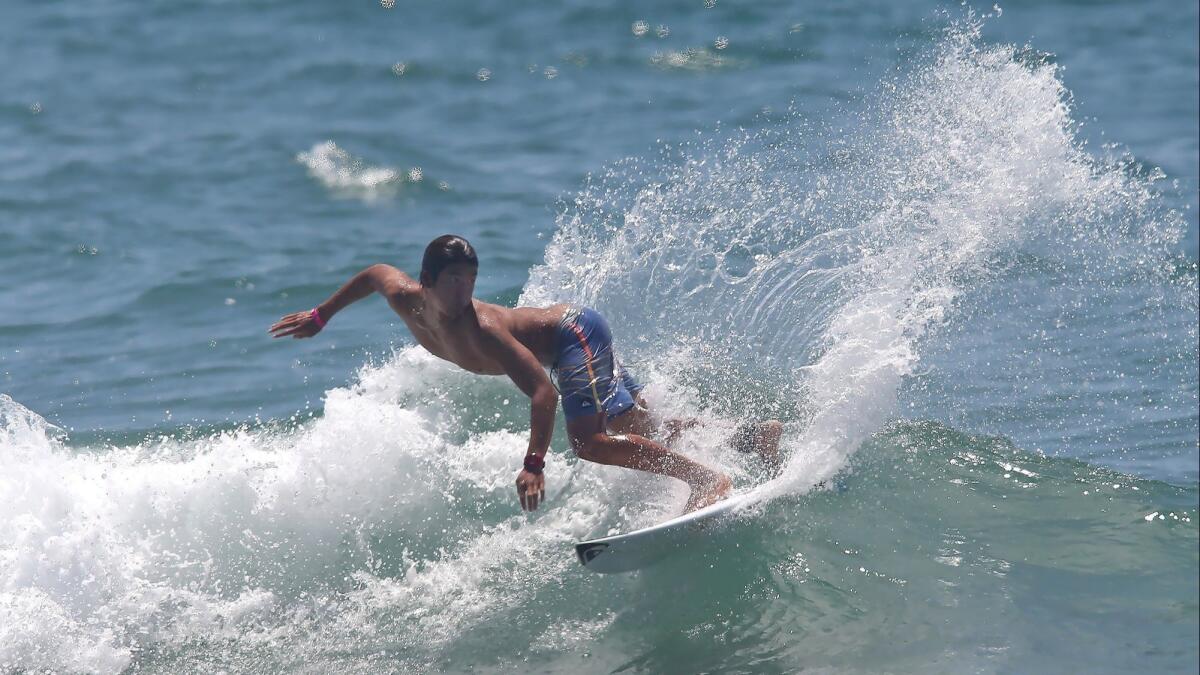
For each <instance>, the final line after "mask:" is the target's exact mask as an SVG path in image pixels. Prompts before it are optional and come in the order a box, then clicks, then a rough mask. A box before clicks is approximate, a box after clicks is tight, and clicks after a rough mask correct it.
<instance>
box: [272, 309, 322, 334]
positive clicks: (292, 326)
mask: <svg viewBox="0 0 1200 675" xmlns="http://www.w3.org/2000/svg"><path fill="white" fill-rule="evenodd" d="M311 320H312V314H311V312H294V313H292V314H288V315H287V316H285V317H283V318H282V319H280V320H279V321H276V322H275V323H274V324H272V326H271V327H270V328H268V329H267V332H268V333H271V337H275V338H281V337H288V336H289V335H290V336H292V337H297V338H301V337H308V336H307V335H300V334H298V333H300V331H302V330H304V328H305V327H306V326H308V322H309V321H311Z"/></svg>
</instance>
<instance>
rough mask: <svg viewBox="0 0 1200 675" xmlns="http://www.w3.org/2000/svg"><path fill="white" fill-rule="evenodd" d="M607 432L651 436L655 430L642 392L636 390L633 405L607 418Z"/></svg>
mask: <svg viewBox="0 0 1200 675" xmlns="http://www.w3.org/2000/svg"><path fill="white" fill-rule="evenodd" d="M607 428H608V432H609V433H612V434H637V435H638V436H647V437H648V436H652V435H653V434H654V432H655V426H654V421H653V420H652V419H651V418H650V406H649V404H647V403H646V399H644V398H642V393H641V392H638V393H637V394H636V395H635V396H634V398H633V407H632V408H629V409H628V410H626V411H625V412H623V413H621V414H620V415H617V416H616V417H609V418H608V420H607Z"/></svg>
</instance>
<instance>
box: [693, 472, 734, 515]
mask: <svg viewBox="0 0 1200 675" xmlns="http://www.w3.org/2000/svg"><path fill="white" fill-rule="evenodd" d="M691 487H692V494H691V496H690V497H688V502H687V506H685V507H683V512H684V513H691V512H692V511H695V510H696V509H702V508H704V507H706V506H708V505H710V504H715V503H717V502H719V501H721V500H722V499H724V498H726V497H728V496H729V493H730V492H732V491H733V481H731V480H729V476H726V475H725V474H723V473H718V474H714V476H713V480H711V481H709V482H705V483H695V484H693V485H692V486H691Z"/></svg>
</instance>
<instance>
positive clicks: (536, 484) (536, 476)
mask: <svg viewBox="0 0 1200 675" xmlns="http://www.w3.org/2000/svg"><path fill="white" fill-rule="evenodd" d="M517 496H518V497H520V498H521V508H522V509H523V510H525V511H536V510H537V507H538V504H539V503H540V502H543V501H545V499H546V477H545V476H543V475H542V474H540V473H530V472H528V471H526V470H525V469H521V473H518V474H517Z"/></svg>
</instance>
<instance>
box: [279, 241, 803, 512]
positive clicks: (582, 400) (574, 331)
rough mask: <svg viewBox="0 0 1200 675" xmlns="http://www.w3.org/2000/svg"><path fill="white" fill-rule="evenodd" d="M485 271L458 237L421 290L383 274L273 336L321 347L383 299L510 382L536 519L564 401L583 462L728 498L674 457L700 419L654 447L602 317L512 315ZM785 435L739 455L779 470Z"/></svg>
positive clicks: (699, 503)
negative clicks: (526, 408)
mask: <svg viewBox="0 0 1200 675" xmlns="http://www.w3.org/2000/svg"><path fill="white" fill-rule="evenodd" d="M478 270H479V259H478V257H477V256H476V254H475V249H474V248H473V247H472V246H471V244H470V243H468V242H467V240H466V239H463V238H462V237H458V236H455V235H450V234H447V235H444V236H441V237H438V238H437V239H434V240H433V241H432V242H430V243H429V245H428V246H427V247H426V248H425V255H424V257H423V259H422V261H421V273H420V278H419V279H418V280H414V279H412V278H411V277H409V276H408V275H406V274H405V273H404V272H401V271H400V270H398V269H396V268H395V267H392V266H390V265H382V264H381V265H372V266H370V267H368V268H366V269H364V270H363V271H361V272H359V273H358V274H356V275H354V277H353V278H352V279H350V281H348V282H347V283H346V284H345V285H344V286H342V287H341V288H340V289H338V291H337V292H336V293H334V294H333V295H332V296H330V297H329V299H328V300H326V301H325V302H323V303H321V304H320V305H317V306H316V307H314V308H313V309H311V310H307V311H303V312H296V313H294V314H289V315H287V316H285V317H283V318H281V319H280V320H279V321H278V322H276V323H275V324H274V325H273V326H271V328H270V333H271V334H272V335H273V336H274V337H277V338H280V337H287V336H291V337H293V338H308V337H312V336H314V335H316V334H317V333H319V332H320V331H321V329H322V328H324V327H325V325H326V323H328V322H329V321H330V320H331V319H332V318H333V317H334V315H335V314H337V313H338V312H340V311H342V310H343V309H345V308H346V307H347V306H348V305H350V304H351V303H353V302H356V301H358V300H361V299H363V298H365V297H367V296H369V295H371V294H372V293H379V294H380V295H382V296H383V297H384V298H385V299H386V300H387V302H388V304H389V305H390V306H391V308H392V309H393V310H395V312H396V313H397V314H399V315H400V318H401V319H403V320H404V323H405V324H406V325H407V326H408V328H409V330H410V331H412V334H413V336H414V337H415V338H416V339H417V342H419V343H420V344H421V346H422V347H424V348H425V349H427V350H428V351H429V352H430V353H431V354H433V355H434V356H437V357H439V358H442V359H445V360H447V361H450V362H451V363H453V364H455V365H457V366H459V367H461V368H464V369H466V370H469V371H471V372H473V373H479V374H483V375H507V376H508V377H509V378H511V379H512V381H513V382H514V383H515V384H516V385H517V387H518V388H520V389H521V391H522V392H524V393H525V395H526V396H528V397H529V398H530V400H531V402H532V409H531V412H530V423H529V426H530V434H529V448H528V451H527V452H526V455H525V461H524V468H523V469H521V471H520V473H519V474H518V475H517V495H518V497H519V499H520V502H521V508H522V509H525V510H527V511H533V510H535V509H537V507H538V504H539V503H540V502H542V501H543V499H544V498H545V479H544V477H543V475H542V469H543V467H544V466H545V455H546V451H547V450H548V449H549V447H550V437H551V434H552V433H553V430H554V415H555V410H556V408H557V407H558V401H559V399H560V398H561V400H562V407H563V412H564V413H565V414H566V418H567V435H568V438H569V439H570V443H571V447H572V449H574V451H575V454H577V455H578V456H579V457H581V458H583V459H586V460H588V461H591V462H598V463H600V464H613V465H617V466H623V467H627V468H630V469H639V470H641V471H649V472H652V473H656V474H660V475H664V476H670V477H672V478H677V479H679V480H681V481H684V482H685V483H687V485H688V487H689V488H690V489H691V494H690V496H689V498H688V502H687V507H686V510H687V511H693V510H695V509H698V508H701V507H704V506H707V505H709V504H711V503H713V502H716V501H718V500H720V499H722V498H724V497H726V496H728V495H729V492H730V490H731V487H732V485H731V483H730V480H729V477H728V476H726V475H725V474H724V473H721V472H720V471H716V470H713V469H710V468H708V467H706V466H704V465H702V464H700V463H698V462H695V461H692V460H690V459H688V458H687V457H684V456H683V455H680V454H678V453H676V452H674V451H672V450H670V449H668V448H667V447H666V445H669V444H670V443H671V442H672V441H673V440H674V439H675V438H676V437H677V436H678V435H679V434H680V433H682V432H683V431H684V430H685V429H687V428H690V427H692V426H695V425H696V424H697V423H698V422H697V420H695V419H687V420H677V419H668V420H665V421H664V423H663V424H662V431H664V432H665V437H664V438H663V439H662V443H661V444H660V443H659V442H656V441H653V440H651V437H655V436H658V435H659V431H660V429H659V427H658V426H656V425H655V424H654V422H653V419H652V416H651V413H650V409H649V406H648V405H647V404H646V401H645V399H643V398H642V396H641V389H642V385H640V384H639V383H638V382H637V380H635V379H634V378H633V376H632V375H631V374H630V373H629V371H628V370H626V369H625V368H624V367H623V366H622V365H621V362H620V360H619V359H617V356H616V353H615V352H614V351H613V345H612V334H611V332H610V330H609V327H608V323H607V322H606V321H605V320H604V317H603V316H601V315H600V314H599V313H598V312H596V311H595V310H593V309H590V308H587V307H580V306H577V305H571V304H556V305H551V306H549V307H544V308H541V307H516V308H509V307H501V306H498V305H492V304H489V303H486V302H481V301H480V300H477V299H475V298H473V297H472V294H473V292H474V290H475V279H476V275H477V273H478ZM545 368H549V369H550V373H551V375H553V377H554V378H555V379H556V380H557V387H556V386H555V384H554V383H553V382H552V381H551V379H550V377H548V376H547V374H546V370H545ZM781 431H782V426H781V425H780V423H779V422H777V421H775V420H769V421H766V422H762V423H755V424H752V425H746V426H743V427H742V428H740V429H739V430H738V432H737V433H736V434H735V438H734V446H735V447H737V448H738V449H739V450H742V451H757V452H759V453H760V454H761V455H762V456H763V458H764V459H765V460H766V461H767V463H768V465H770V466H774V467H777V466H778V448H779V436H780V433H781Z"/></svg>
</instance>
